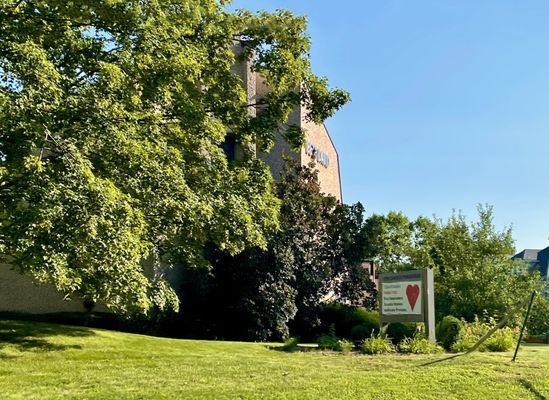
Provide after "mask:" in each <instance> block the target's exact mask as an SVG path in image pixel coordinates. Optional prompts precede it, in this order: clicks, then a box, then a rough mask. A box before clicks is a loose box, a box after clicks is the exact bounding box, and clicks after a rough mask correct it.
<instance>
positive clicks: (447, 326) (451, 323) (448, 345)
mask: <svg viewBox="0 0 549 400" xmlns="http://www.w3.org/2000/svg"><path fill="white" fill-rule="evenodd" d="M463 324H464V322H463V321H461V320H459V319H457V318H456V317H454V316H452V315H447V316H446V317H444V318H443V319H442V321H440V322H439V323H438V324H437V338H438V341H439V342H440V343H441V344H442V347H444V348H445V349H446V350H451V349H452V345H453V344H454V343H455V342H456V340H457V338H458V336H459V331H460V329H461V327H462V325H463Z"/></svg>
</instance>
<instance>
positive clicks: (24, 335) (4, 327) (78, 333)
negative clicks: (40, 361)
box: [0, 321, 95, 358]
mask: <svg viewBox="0 0 549 400" xmlns="http://www.w3.org/2000/svg"><path fill="white" fill-rule="evenodd" d="M92 335H95V333H94V332H93V331H92V330H90V329H87V328H82V327H76V326H64V325H47V324H40V323H35V322H23V321H0V350H2V349H3V348H4V347H6V346H14V347H16V348H17V349H18V350H20V351H60V350H68V349H80V348H81V346H80V345H65V344H59V343H52V342H50V341H48V337H51V336H69V337H84V336H92ZM0 358H4V357H3V356H2V355H1V354H0Z"/></svg>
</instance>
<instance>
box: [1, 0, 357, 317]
mask: <svg viewBox="0 0 549 400" xmlns="http://www.w3.org/2000/svg"><path fill="white" fill-rule="evenodd" d="M227 3H228V2H227V1H222V0H187V1H169V0H156V1H154V0H151V1H131V0H75V1H71V2H67V1H61V0H44V1H42V0H0V254H4V255H5V256H6V257H7V258H8V260H9V261H10V262H11V263H12V264H13V265H14V266H15V267H16V268H17V269H18V270H19V271H21V272H23V273H26V274H29V275H31V276H32V277H34V278H35V279H36V280H38V281H40V282H50V283H52V284H54V285H55V287H56V288H57V289H59V290H60V291H62V292H64V293H66V294H67V295H71V294H78V295H80V296H83V297H84V298H85V299H88V300H92V301H102V302H103V303H104V304H106V305H107V306H108V307H110V308H111V309H113V310H115V311H117V312H121V313H134V312H138V313H146V312H147V311H148V310H150V309H151V307H154V306H156V307H159V308H160V309H165V308H169V307H172V308H176V307H177V298H176V296H175V294H174V292H173V291H172V290H171V289H170V288H169V287H168V285H167V284H166V283H165V281H164V280H163V279H162V276H161V275H158V274H156V275H154V276H152V277H150V276H146V274H144V272H143V261H144V260H145V259H148V260H149V262H150V263H152V264H154V265H158V264H159V263H161V262H162V263H166V264H167V265H170V264H172V263H174V262H176V261H183V262H184V263H185V264H187V265H204V264H205V263H206V261H205V259H204V257H203V249H204V246H205V244H207V243H213V244H214V245H215V246H217V247H218V248H220V249H223V250H226V251H228V252H229V253H232V254H234V253H237V252H239V251H241V250H243V249H244V248H246V247H248V246H259V247H265V246H266V233H267V232H269V231H272V230H275V229H276V228H277V224H278V222H277V220H278V214H277V211H278V205H279V202H278V200H277V199H276V198H275V196H274V194H273V192H272V190H271V178H270V175H269V173H268V170H267V168H266V166H265V165H264V164H263V163H262V162H260V161H259V160H258V159H256V158H255V157H254V154H255V151H256V150H263V151H267V150H268V149H269V146H270V145H271V144H272V143H273V140H274V137H275V136H274V135H275V133H276V132H277V131H279V132H282V133H284V135H285V136H286V138H287V140H288V141H289V142H290V143H291V144H292V145H294V146H299V145H300V144H301V142H302V140H303V132H301V130H300V129H299V128H298V127H296V126H288V125H287V124H286V120H287V117H288V115H289V113H290V112H291V110H292V109H293V108H294V107H296V106H298V105H300V104H301V105H303V106H305V107H306V109H307V110H309V111H308V118H309V119H310V120H313V121H316V122H320V121H322V120H323V119H324V118H326V117H328V116H330V115H332V114H333V113H334V112H335V110H337V109H338V108H339V107H340V106H341V105H342V104H343V103H345V102H346V101H347V100H348V96H347V94H346V93H345V92H342V91H340V90H333V91H330V90H329V89H328V88H327V83H326V80H325V79H321V78H318V77H316V76H314V75H313V74H312V72H311V69H310V65H309V59H308V51H309V46H310V41H309V38H308V37H307V35H306V33H305V28H306V20H305V18H303V17H295V16H293V15H292V14H291V13H289V12H286V11H278V12H276V13H273V14H270V13H259V14H252V13H249V12H246V11H239V12H236V13H230V12H227V11H226V10H225V8H224V7H225V5H226V4H227ZM235 46H239V48H240V50H239V51H234V49H235ZM246 60H252V68H253V70H254V71H257V72H260V73H261V75H262V76H263V78H264V79H265V82H266V83H267V84H268V85H269V86H270V87H271V88H272V91H271V92H270V93H269V94H268V95H267V96H265V97H264V98H263V99H262V100H261V104H250V102H249V101H250V99H248V98H247V96H246V92H245V89H244V87H243V85H242V81H241V78H240V76H238V75H237V74H235V72H234V68H232V67H233V66H234V65H235V64H237V63H239V62H243V61H246ZM251 109H255V110H256V111H257V112H250V110H251ZM229 131H230V132H231V135H232V136H233V137H235V138H236V140H237V142H238V143H239V144H240V145H241V147H242V149H243V150H244V153H245V154H244V156H243V157H242V159H240V160H239V161H236V162H228V161H227V158H226V157H225V155H224V153H223V151H222V150H221V149H220V147H219V145H220V144H221V143H222V142H223V141H224V139H225V137H226V135H227V132H229ZM156 270H157V269H156Z"/></svg>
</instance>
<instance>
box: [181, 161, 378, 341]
mask: <svg viewBox="0 0 549 400" xmlns="http://www.w3.org/2000/svg"><path fill="white" fill-rule="evenodd" d="M276 189H277V196H278V197H279V198H280V199H281V201H282V203H281V215H280V220H279V222H280V230H279V231H277V232H273V233H271V234H270V235H268V243H267V249H260V248H257V247H256V248H253V249H249V250H246V251H244V252H242V253H240V254H237V255H231V254H230V253H229V252H227V251H223V250H220V249H219V248H217V247H216V246H211V247H209V248H208V249H207V252H206V256H207V259H208V260H209V262H210V263H211V265H212V269H211V271H210V272H209V273H208V274H207V276H204V275H201V276H200V278H199V279H197V277H196V275H197V274H196V272H195V271H194V268H187V269H186V271H185V275H186V276H188V277H186V278H184V279H183V281H184V283H183V285H184V287H183V288H182V290H181V292H182V300H183V302H184V303H185V304H186V305H187V306H186V308H185V309H184V310H183V311H182V313H181V321H180V329H181V331H183V332H185V335H191V336H194V337H196V336H199V337H209V338H211V337H223V338H226V339H233V340H267V339H274V340H280V339H282V338H285V337H288V335H289V334H290V331H291V333H292V334H296V335H299V336H300V337H301V338H302V339H303V340H313V338H314V337H315V336H317V335H318V334H319V333H325V332H326V331H327V329H328V326H329V325H330V324H331V323H332V322H335V321H332V322H327V323H326V324H325V325H324V326H323V327H322V328H323V329H317V328H318V325H319V323H320V319H321V312H322V307H323V299H324V298H325V297H326V295H327V294H329V293H330V292H342V290H340V289H338V288H341V286H342V285H346V288H345V291H346V293H347V295H348V296H347V297H346V298H349V297H351V295H350V294H349V291H350V290H351V288H353V289H352V290H353V291H356V292H357V296H356V298H357V301H359V302H360V301H362V300H361V299H362V298H363V296H364V294H365V293H369V289H370V288H371V287H372V285H373V283H372V282H371V281H370V279H369V277H367V276H366V278H367V279H366V280H362V281H361V280H360V279H358V280H355V279H353V280H352V283H350V284H347V282H349V281H350V280H351V278H349V276H351V275H352V274H349V273H348V271H349V268H351V267H352V268H355V267H357V268H362V267H361V266H360V262H361V261H359V260H360V257H359V256H358V255H351V254H359V255H360V254H361V250H360V249H357V248H358V247H360V246H362V245H361V243H360V240H361V236H360V235H359V234H358V233H357V232H359V231H360V230H361V224H362V220H361V218H359V217H358V216H357V215H356V214H357V213H358V211H359V210H361V209H362V208H361V207H358V206H351V207H348V206H344V205H340V204H337V203H336V201H335V199H334V198H333V197H331V196H325V195H323V194H322V193H320V186H319V184H318V178H317V172H316V170H314V169H313V168H311V167H306V166H300V165H299V164H297V163H295V162H293V161H291V160H288V162H287V164H286V166H285V169H284V173H283V175H282V177H281V180H280V182H279V183H278V184H277V185H276ZM347 208H349V209H350V208H353V210H355V211H353V212H349V213H347V212H344V211H342V210H344V209H347ZM349 215H353V217H352V218H350V217H349ZM341 219H342V220H344V221H343V222H341V221H340V220H341ZM349 221H354V222H352V223H351V222H349ZM353 226H354V227H353ZM336 227H337V229H336ZM342 260H344V261H342ZM196 281H200V282H203V284H200V285H197V284H195V282H196ZM351 309H352V313H351V314H352V318H354V319H353V320H352V321H350V322H348V323H347V325H348V327H347V328H345V332H346V333H345V336H340V337H345V338H349V333H350V329H351V327H352V325H353V324H357V323H360V322H364V323H366V324H370V325H376V328H377V326H378V325H379V323H378V322H377V315H374V316H372V315H370V314H369V313H368V312H367V311H366V310H361V309H357V307H351ZM212 310H215V312H212ZM355 314H356V315H355ZM372 318H375V320H374V321H373V322H371V320H372ZM234 321H238V323H234ZM197 327H198V328H197ZM290 328H291V329H290ZM191 329H192V330H193V331H192V332H191ZM338 329H339V328H338ZM200 330H201V331H200ZM370 331H371V329H370ZM187 332H188V333H187ZM338 335H339V333H338Z"/></svg>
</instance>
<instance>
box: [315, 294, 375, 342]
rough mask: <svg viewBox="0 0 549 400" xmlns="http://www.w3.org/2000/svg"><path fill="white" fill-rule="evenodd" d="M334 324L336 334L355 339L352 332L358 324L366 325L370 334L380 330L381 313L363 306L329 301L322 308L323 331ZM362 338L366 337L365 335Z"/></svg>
mask: <svg viewBox="0 0 549 400" xmlns="http://www.w3.org/2000/svg"><path fill="white" fill-rule="evenodd" d="M332 325H333V326H334V327H335V335H337V336H339V337H342V338H345V339H353V337H352V335H351V332H352V330H353V328H354V327H356V326H364V327H365V328H364V329H366V330H367V331H368V335H370V334H371V332H372V331H374V332H379V314H378V313H377V312H374V311H369V310H367V309H365V308H363V307H353V306H349V305H347V304H341V303H329V304H326V305H324V307H323V310H322V314H321V332H322V333H326V332H327V329H328V327H330V326H332ZM366 337H367V336H366ZM361 339H364V337H362V338H361ZM353 340H354V339H353Z"/></svg>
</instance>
